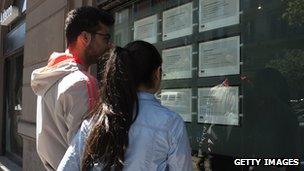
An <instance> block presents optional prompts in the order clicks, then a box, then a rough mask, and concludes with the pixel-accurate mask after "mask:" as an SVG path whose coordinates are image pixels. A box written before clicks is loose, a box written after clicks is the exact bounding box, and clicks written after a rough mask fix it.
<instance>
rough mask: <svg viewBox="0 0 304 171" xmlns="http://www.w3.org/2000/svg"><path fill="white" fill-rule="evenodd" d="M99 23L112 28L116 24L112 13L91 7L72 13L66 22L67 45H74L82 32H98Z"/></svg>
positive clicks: (78, 9) (84, 7) (81, 8)
mask: <svg viewBox="0 0 304 171" xmlns="http://www.w3.org/2000/svg"><path fill="white" fill-rule="evenodd" d="M99 23H102V24H104V25H106V26H111V25H113V24H114V18H113V16H112V15H111V14H110V13H108V12H106V11H104V10H101V9H98V8H95V7H91V6H83V7H80V8H77V9H74V10H72V11H70V12H69V13H68V16H67V18H66V20H65V36H66V39H67V45H68V46H69V45H70V44H71V43H73V42H74V41H75V40H76V39H77V36H78V35H79V34H80V33H81V32H82V31H88V32H95V31H97V29H98V26H99Z"/></svg>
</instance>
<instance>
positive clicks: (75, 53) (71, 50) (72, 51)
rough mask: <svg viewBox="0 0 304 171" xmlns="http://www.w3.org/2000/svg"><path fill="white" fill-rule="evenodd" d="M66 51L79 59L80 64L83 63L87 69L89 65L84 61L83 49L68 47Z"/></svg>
mask: <svg viewBox="0 0 304 171" xmlns="http://www.w3.org/2000/svg"><path fill="white" fill-rule="evenodd" d="M66 52H67V53H70V54H72V55H73V56H74V57H77V58H79V59H80V61H81V65H83V66H84V67H85V68H86V70H88V69H89V67H90V65H89V64H88V63H87V62H86V60H85V54H84V52H83V51H79V50H78V49H77V48H73V47H68V48H67V50H66Z"/></svg>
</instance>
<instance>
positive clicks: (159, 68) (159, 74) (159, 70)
mask: <svg viewBox="0 0 304 171" xmlns="http://www.w3.org/2000/svg"><path fill="white" fill-rule="evenodd" d="M155 76H156V78H157V80H161V79H162V68H161V66H159V67H158V68H157V69H156V71H155Z"/></svg>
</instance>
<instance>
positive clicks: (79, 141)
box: [57, 121, 89, 171]
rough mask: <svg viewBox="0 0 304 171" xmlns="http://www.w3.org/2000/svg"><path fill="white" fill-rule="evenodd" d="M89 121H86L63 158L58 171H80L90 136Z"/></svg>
mask: <svg viewBox="0 0 304 171" xmlns="http://www.w3.org/2000/svg"><path fill="white" fill-rule="evenodd" d="M88 127H89V124H88V121H84V122H83V123H82V125H81V128H80V129H79V130H78V132H77V134H76V135H75V137H74V138H73V140H72V142H71V144H70V146H69V148H68V149H67V151H66V153H65V155H64V156H63V158H62V160H61V162H60V164H59V166H58V168H57V171H77V170H79V171H80V168H81V165H80V163H81V156H82V153H83V150H84V148H85V140H86V138H87V136H88V129H89V128H88Z"/></svg>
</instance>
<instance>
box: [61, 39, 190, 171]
mask: <svg viewBox="0 0 304 171" xmlns="http://www.w3.org/2000/svg"><path fill="white" fill-rule="evenodd" d="M161 64H162V59H161V56H160V54H159V53H158V51H157V50H156V48H155V47H154V46H153V45H151V44H149V43H147V42H143V41H135V42H132V43H129V44H128V45H126V47H125V49H123V48H119V47H117V48H116V49H115V51H114V52H113V53H112V54H111V55H110V57H109V59H107V62H106V65H105V69H104V72H103V79H102V85H103V87H102V89H101V98H100V103H99V104H98V105H97V106H96V108H95V110H93V111H92V112H91V114H90V116H89V118H88V119H86V120H85V121H84V122H83V123H82V126H81V128H80V130H79V132H78V133H77V134H76V136H75V137H74V140H73V142H72V144H71V146H70V147H69V148H68V150H67V152H66V154H65V156H64V157H63V159H62V161H61V163H60V165H59V167H58V170H73V171H74V170H130V171H140V170H155V171H156V170H157V171H162V170H167V169H169V170H182V171H188V170H192V162H191V154H190V147H189V142H188V137H187V133H186V129H185V125H184V122H183V120H182V118H181V117H180V116H179V115H178V114H176V113H174V112H172V111H170V110H168V109H167V108H165V107H163V106H162V105H161V104H160V103H159V101H158V100H157V99H156V98H155V97H154V93H156V92H157V91H158V90H159V88H160V82H161Z"/></svg>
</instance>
